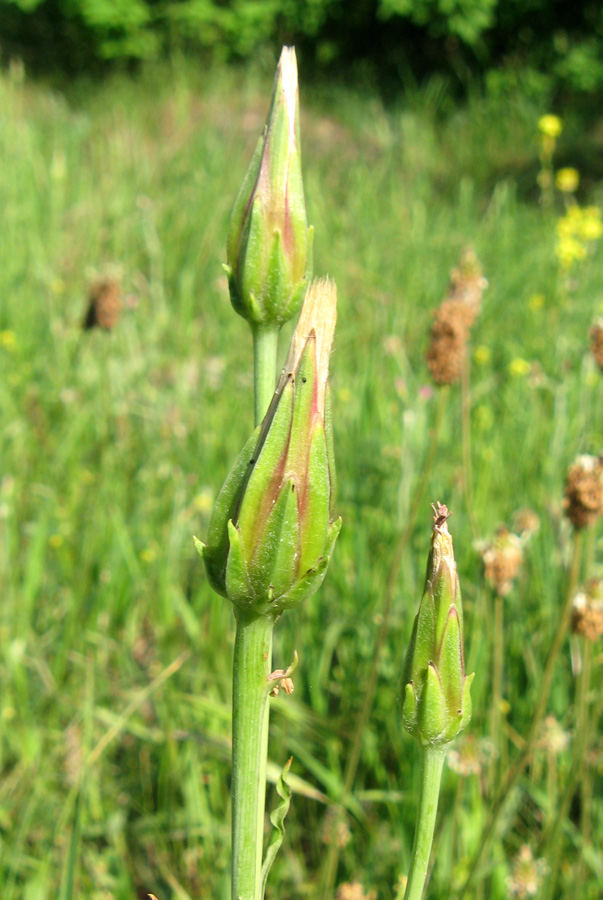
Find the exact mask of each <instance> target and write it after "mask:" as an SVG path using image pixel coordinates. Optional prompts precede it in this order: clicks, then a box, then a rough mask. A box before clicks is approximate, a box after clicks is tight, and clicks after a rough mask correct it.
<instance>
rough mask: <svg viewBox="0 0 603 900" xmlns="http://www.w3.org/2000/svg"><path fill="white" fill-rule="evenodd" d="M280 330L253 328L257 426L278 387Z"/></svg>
mask: <svg viewBox="0 0 603 900" xmlns="http://www.w3.org/2000/svg"><path fill="white" fill-rule="evenodd" d="M277 344H278V329H276V328H261V327H260V326H257V325H256V326H255V327H254V328H253V377H254V398H255V424H256V425H259V424H260V422H261V421H262V419H263V418H264V416H265V415H266V410H267V409H268V407H269V406H270V401H271V400H272V395H273V394H274V389H275V387H276V350H277Z"/></svg>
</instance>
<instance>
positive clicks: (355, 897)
mask: <svg viewBox="0 0 603 900" xmlns="http://www.w3.org/2000/svg"><path fill="white" fill-rule="evenodd" d="M374 898H375V895H374V894H373V893H372V892H371V893H369V894H365V893H364V889H363V887H362V885H361V884H360V882H359V881H352V882H346V883H345V884H340V885H339V887H338V888H337V894H336V896H335V900H374Z"/></svg>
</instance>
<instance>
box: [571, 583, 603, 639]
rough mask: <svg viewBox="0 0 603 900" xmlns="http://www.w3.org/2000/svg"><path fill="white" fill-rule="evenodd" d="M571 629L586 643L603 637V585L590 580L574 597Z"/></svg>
mask: <svg viewBox="0 0 603 900" xmlns="http://www.w3.org/2000/svg"><path fill="white" fill-rule="evenodd" d="M571 629H572V631H573V632H574V634H578V635H580V636H581V637H583V638H586V640H588V641H592V642H593V643H594V642H595V641H598V640H599V638H600V637H601V636H602V635H603V584H602V583H601V582H600V581H599V580H598V579H596V578H591V579H590V580H589V581H587V582H586V584H585V585H584V589H583V590H582V591H579V592H578V593H577V594H576V596H575V597H574V606H573V609H572V621H571Z"/></svg>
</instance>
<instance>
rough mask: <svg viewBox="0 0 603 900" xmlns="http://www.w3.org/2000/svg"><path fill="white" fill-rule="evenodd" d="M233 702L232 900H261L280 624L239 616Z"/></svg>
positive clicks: (264, 619) (237, 615)
mask: <svg viewBox="0 0 603 900" xmlns="http://www.w3.org/2000/svg"><path fill="white" fill-rule="evenodd" d="M236 617H237V634H236V639H235V648H234V666H233V692H232V694H233V699H232V897H233V900H261V873H262V840H263V833H264V807H265V801H266V757H267V752H268V716H269V703H268V694H269V691H270V681H269V677H268V676H269V675H270V671H271V665H272V632H273V629H274V620H273V619H272V618H269V617H266V616H246V615H245V614H243V613H240V612H237V613H236Z"/></svg>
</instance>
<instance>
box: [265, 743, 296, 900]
mask: <svg viewBox="0 0 603 900" xmlns="http://www.w3.org/2000/svg"><path fill="white" fill-rule="evenodd" d="M292 762H293V757H291V759H289V760H287V762H286V763H285V765H284V766H283V771H282V772H281V775H280V778H279V780H278V782H277V784H276V793H277V794H278V795H279V797H280V798H281V802H280V803H279V804H278V806H277V807H276V809H274V810H273V811H272V812H271V813H270V821H271V822H272V828H273V831H272V835H271V837H270V843H269V844H268V847H267V848H266V856H265V859H264V863H263V865H262V893H261V898H260V900H263V897H264V894H265V893H266V883H267V881H268V875H269V873H270V869H271V868H272V864H273V862H274V860H275V858H276V854H277V853H278V851H279V849H280V846H281V844H282V843H283V838H284V837H285V817H286V815H287V813H288V812H289V805H290V803H291V788H290V787H289V785H288V784H287V775H288V774H289V769H290V768H291V763H292Z"/></svg>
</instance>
